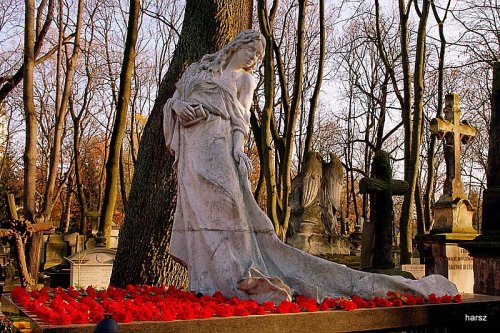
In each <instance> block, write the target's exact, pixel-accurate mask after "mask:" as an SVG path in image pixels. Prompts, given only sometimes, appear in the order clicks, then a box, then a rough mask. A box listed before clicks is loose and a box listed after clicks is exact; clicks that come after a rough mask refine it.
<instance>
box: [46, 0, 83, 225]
mask: <svg viewBox="0 0 500 333" xmlns="http://www.w3.org/2000/svg"><path fill="white" fill-rule="evenodd" d="M60 15H62V13H60ZM61 20H62V18H61ZM82 20H83V0H80V1H79V2H78V14H77V20H76V30H75V41H74V46H73V53H72V54H71V57H70V58H69V59H68V61H67V63H66V76H65V81H64V90H63V93H62V96H61V103H58V102H56V111H55V127H54V142H53V145H52V147H51V150H50V166H49V174H48V181H47V187H46V190H45V194H44V198H43V207H42V211H41V214H42V215H43V216H44V219H45V220H49V219H50V216H51V214H52V208H53V206H54V191H55V186H56V179H57V171H58V170H59V160H60V158H61V145H62V135H63V127H64V124H65V123H66V112H67V110H68V101H69V95H70V94H71V93H72V91H71V90H72V84H73V77H74V74H75V67H76V62H77V60H78V54H79V53H80V31H81V29H82ZM59 28H60V29H62V27H61V26H60V27H59ZM62 37H63V36H62V32H60V33H59V44H60V45H61V44H62ZM60 51H61V49H60V48H59V52H60ZM58 56H59V57H60V54H59V55H58ZM58 60H59V61H60V59H58ZM58 65H59V64H58ZM57 75H59V71H58V72H57ZM57 85H58V86H59V82H58V84H57ZM59 93H60V92H59V91H57V96H59ZM56 100H57V98H56Z"/></svg>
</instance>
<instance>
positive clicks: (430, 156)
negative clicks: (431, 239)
mask: <svg viewBox="0 0 500 333" xmlns="http://www.w3.org/2000/svg"><path fill="white" fill-rule="evenodd" d="M450 4H451V1H450V0H448V5H447V6H446V11H445V14H444V16H443V18H442V19H441V18H440V17H439V14H438V12H437V9H436V5H435V3H434V2H432V4H431V6H432V12H433V13H434V18H435V19H436V21H437V22H438V27H439V41H440V49H439V64H438V96H437V98H438V102H437V110H436V117H440V116H441V114H442V112H443V97H444V91H443V89H444V87H443V81H444V56H445V51H446V37H445V35H444V21H445V20H446V16H447V15H448V9H449V8H450ZM436 144H437V138H436V136H435V135H432V136H431V142H430V144H429V151H428V152H427V182H426V186H425V194H424V232H425V233H428V232H429V231H430V230H431V228H432V224H433V223H432V212H431V205H432V203H433V200H432V198H433V197H434V191H435V187H434V184H435V181H434V178H435V170H434V169H435V156H434V154H435V152H436Z"/></svg>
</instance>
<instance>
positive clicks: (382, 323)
mask: <svg viewBox="0 0 500 333" xmlns="http://www.w3.org/2000/svg"><path fill="white" fill-rule="evenodd" d="M463 299H464V302H463V303H450V304H439V305H436V304H426V305H413V306H402V307H390V308H375V309H359V310H354V311H324V312H314V313H296V314H282V315H280V314H269V315H264V316H248V317H229V318H210V319H197V320H182V321H180V320H176V321H170V322H132V323H125V324H119V328H120V333H132V332H134V333H141V332H157V333H163V332H165V333H167V332H169V333H181V332H182V333H202V332H203V333H205V332H217V333H233V332H245V333H254V332H255V333H304V332H367V331H374V330H377V331H378V330H383V331H390V332H399V331H408V330H409V329H413V330H418V332H419V331H420V330H422V332H424V331H425V332H427V331H428V330H429V329H430V330H431V331H432V332H475V331H477V332H494V331H496V332H499V330H500V297H495V296H484V295H464V296H463ZM6 300H7V299H5V298H3V299H2V304H3V303H4V302H6ZM11 306H12V305H11ZM483 319H484V320H483ZM95 326H96V325H65V326H47V325H39V327H38V328H35V329H34V330H33V332H39V333H63V332H64V333H77V332H78V333H92V332H93V331H94V329H95Z"/></svg>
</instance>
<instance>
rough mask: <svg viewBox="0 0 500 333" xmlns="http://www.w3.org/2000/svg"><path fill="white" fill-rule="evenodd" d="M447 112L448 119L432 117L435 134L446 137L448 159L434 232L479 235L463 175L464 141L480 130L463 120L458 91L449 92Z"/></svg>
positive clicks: (446, 117) (432, 129) (432, 130)
mask: <svg viewBox="0 0 500 333" xmlns="http://www.w3.org/2000/svg"><path fill="white" fill-rule="evenodd" d="M444 114H445V117H444V118H442V117H437V118H434V119H432V121H431V126H430V129H431V132H432V134H433V135H436V136H437V137H438V139H443V138H444V148H443V150H444V155H445V162H446V179H445V181H444V188H443V194H442V195H441V196H440V197H439V200H438V201H437V202H436V204H435V205H434V207H433V211H434V221H435V222H434V225H433V227H432V230H431V233H434V234H440V233H465V234H477V232H476V230H474V228H473V226H472V215H473V214H474V207H473V206H472V204H471V202H470V200H469V199H468V198H467V196H466V195H465V192H464V185H463V183H462V177H461V174H460V151H461V144H462V143H464V144H466V143H468V142H469V141H470V140H471V139H472V138H473V137H474V136H475V135H476V129H475V128H474V127H472V126H470V125H469V124H468V123H467V122H466V121H465V120H464V121H463V122H461V121H460V106H459V97H458V95H457V94H447V95H446V97H445V107H444Z"/></svg>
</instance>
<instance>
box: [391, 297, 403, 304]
mask: <svg viewBox="0 0 500 333" xmlns="http://www.w3.org/2000/svg"><path fill="white" fill-rule="evenodd" d="M391 303H392V306H401V305H403V301H402V300H400V299H399V298H394V299H392V300H391Z"/></svg>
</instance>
